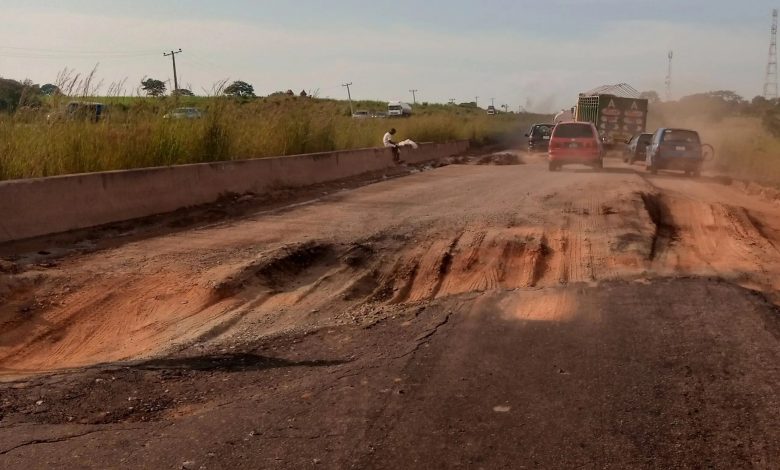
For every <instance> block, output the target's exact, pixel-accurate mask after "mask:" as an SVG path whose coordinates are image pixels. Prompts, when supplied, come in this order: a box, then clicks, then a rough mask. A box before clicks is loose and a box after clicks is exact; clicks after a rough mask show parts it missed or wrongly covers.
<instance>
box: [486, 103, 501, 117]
mask: <svg viewBox="0 0 780 470" xmlns="http://www.w3.org/2000/svg"><path fill="white" fill-rule="evenodd" d="M487 113H488V116H495V115H496V114H498V112H497V111H496V108H495V106H493V105H490V106H488V107H487Z"/></svg>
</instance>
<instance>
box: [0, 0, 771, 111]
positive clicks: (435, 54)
mask: <svg viewBox="0 0 780 470" xmlns="http://www.w3.org/2000/svg"><path fill="white" fill-rule="evenodd" d="M775 1H776V2H777V3H776V4H775V3H773V2H772V1H765V0H749V1H744V0H743V1H741V2H738V1H733V0H732V1H721V0H620V1H618V0H544V1H539V0H535V1H526V0H514V1H509V0H481V1H469V0H449V1H441V0H426V1H424V2H423V1H420V0H416V1H410V0H395V1H386V0H370V1H367V0H284V1H282V0H279V1H276V0H255V1H250V0H221V1H214V0H189V1H175V0H131V1H124V0H58V1H54V0H0V12H2V16H0V18H2V25H3V26H2V27H1V28H0V76H1V77H5V78H14V79H17V80H21V79H27V78H29V79H31V80H33V81H34V82H35V83H40V84H43V83H49V82H55V81H56V80H57V76H58V74H59V73H60V72H62V71H63V70H64V69H65V68H68V69H70V70H73V71H75V73H87V72H89V71H91V70H92V69H93V68H94V67H95V66H97V72H96V77H97V78H98V81H102V83H103V87H102V91H103V92H106V91H107V89H108V87H109V86H110V85H111V84H112V83H122V84H123V85H122V88H123V89H124V90H125V93H126V94H136V93H137V92H138V87H139V85H140V81H141V79H142V78H143V77H152V78H156V79H160V80H165V81H168V80H170V82H171V85H169V88H172V82H173V71H172V66H171V60H170V58H169V57H164V56H163V52H164V51H170V50H172V49H179V48H181V49H182V51H183V52H182V53H181V54H179V55H177V57H176V59H177V68H178V76H179V86H180V87H186V88H189V89H191V90H192V91H193V92H195V93H196V94H209V93H211V92H212V91H213V89H214V87H215V84H217V83H219V82H220V81H223V80H229V81H232V80H244V81H246V82H249V83H251V84H252V85H253V86H254V87H255V92H256V93H257V94H258V95H265V94H269V93H272V92H274V91H284V90H287V89H292V90H294V91H295V92H296V93H297V92H299V91H300V90H306V91H316V92H318V94H319V96H321V97H333V98H346V89H345V88H344V87H343V86H342V84H344V83H347V82H351V83H352V84H353V85H352V87H351V91H352V96H353V98H356V99H376V100H388V101H389V100H403V101H411V100H412V95H411V93H410V92H409V90H411V89H417V90H419V91H418V92H417V100H418V101H429V102H448V101H449V100H450V99H454V100H456V102H466V101H474V99H475V98H476V97H479V99H478V101H479V104H480V106H483V107H484V106H486V105H487V104H490V103H491V98H494V99H495V101H494V103H495V105H496V106H500V105H503V104H506V105H508V106H510V109H518V108H519V107H520V106H522V107H523V108H524V109H527V110H528V111H538V112H550V111H553V110H556V109H560V108H562V107H568V106H570V105H572V104H573V103H574V102H575V101H576V99H577V93H579V92H582V91H586V90H588V89H591V88H595V87H596V86H599V85H604V84H614V83H628V84H630V85H631V86H633V87H634V88H636V89H638V90H640V91H645V90H655V91H657V92H658V93H659V94H660V95H661V96H664V95H665V92H664V90H665V85H664V82H665V78H666V73H667V53H668V51H669V50H674V63H673V78H672V80H673V82H672V94H673V97H674V98H679V97H680V96H684V95H687V94H691V93H696V92H705V91H711V90H723V89H725V90H734V91H736V92H737V93H739V94H741V95H742V96H744V97H747V98H752V97H753V96H756V95H759V94H761V93H762V90H763V84H764V78H765V72H766V64H767V56H768V50H769V39H770V26H771V12H772V9H773V8H775V7H777V6H780V0H775Z"/></svg>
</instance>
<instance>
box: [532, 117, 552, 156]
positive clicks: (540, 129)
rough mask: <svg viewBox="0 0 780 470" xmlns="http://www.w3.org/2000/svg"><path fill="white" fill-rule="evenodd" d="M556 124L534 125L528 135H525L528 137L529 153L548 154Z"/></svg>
mask: <svg viewBox="0 0 780 470" xmlns="http://www.w3.org/2000/svg"><path fill="white" fill-rule="evenodd" d="M554 127H555V124H534V125H532V126H531V129H529V130H528V133H527V134H526V135H525V136H526V137H528V151H529V152H546V151H547V147H548V145H549V143H550V135H551V134H552V131H553V128H554Z"/></svg>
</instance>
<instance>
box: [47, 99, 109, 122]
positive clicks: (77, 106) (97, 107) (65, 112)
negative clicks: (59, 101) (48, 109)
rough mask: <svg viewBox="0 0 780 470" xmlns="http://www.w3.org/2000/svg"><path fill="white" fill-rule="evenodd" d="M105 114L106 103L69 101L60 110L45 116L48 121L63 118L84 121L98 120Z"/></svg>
mask: <svg viewBox="0 0 780 470" xmlns="http://www.w3.org/2000/svg"><path fill="white" fill-rule="evenodd" d="M106 115H107V108H106V105H105V104H103V103H90V102H85V101H71V102H70V103H68V104H67V105H65V107H64V108H62V109H61V110H60V111H56V112H54V113H51V114H49V115H48V116H46V119H47V120H48V121H58V120H64V119H80V120H85V121H92V122H98V121H100V120H101V119H104V118H105V117H106Z"/></svg>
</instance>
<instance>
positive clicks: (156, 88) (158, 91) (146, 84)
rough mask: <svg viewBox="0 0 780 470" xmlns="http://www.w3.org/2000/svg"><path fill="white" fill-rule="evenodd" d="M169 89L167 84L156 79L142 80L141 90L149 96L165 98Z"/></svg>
mask: <svg viewBox="0 0 780 470" xmlns="http://www.w3.org/2000/svg"><path fill="white" fill-rule="evenodd" d="M167 88H168V87H166V86H165V82H163V81H161V80H155V79H154V78H147V79H146V80H141V89H143V90H144V91H145V92H146V94H147V95H148V96H163V95H164V94H165V90H166V89H167Z"/></svg>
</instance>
